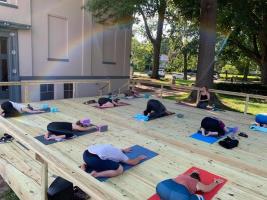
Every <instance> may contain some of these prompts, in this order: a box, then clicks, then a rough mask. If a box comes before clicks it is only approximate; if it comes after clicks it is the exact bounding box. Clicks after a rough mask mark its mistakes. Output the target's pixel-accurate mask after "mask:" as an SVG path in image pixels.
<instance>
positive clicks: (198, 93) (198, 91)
mask: <svg viewBox="0 0 267 200" xmlns="http://www.w3.org/2000/svg"><path fill="white" fill-rule="evenodd" d="M199 95H200V88H197V104H198V100H199Z"/></svg>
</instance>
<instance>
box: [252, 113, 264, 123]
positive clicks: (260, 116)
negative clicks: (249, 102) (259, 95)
mask: <svg viewBox="0 0 267 200" xmlns="http://www.w3.org/2000/svg"><path fill="white" fill-rule="evenodd" d="M255 121H256V122H257V123H259V124H267V113H261V114H257V115H256V117H255Z"/></svg>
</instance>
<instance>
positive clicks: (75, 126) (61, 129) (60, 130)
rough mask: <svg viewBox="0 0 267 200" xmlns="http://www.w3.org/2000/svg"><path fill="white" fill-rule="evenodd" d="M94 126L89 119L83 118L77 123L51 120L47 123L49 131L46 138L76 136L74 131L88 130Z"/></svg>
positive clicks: (58, 138)
mask: <svg viewBox="0 0 267 200" xmlns="http://www.w3.org/2000/svg"><path fill="white" fill-rule="evenodd" d="M92 126H93V125H91V122H90V120H89V119H82V120H79V121H77V122H76V123H70V122H51V123H49V124H48V125H47V133H46V134H45V135H44V137H45V139H46V140H61V139H68V138H71V137H73V136H74V134H73V132H74V131H81V132H82V131H87V130H89V129H90V128H92Z"/></svg>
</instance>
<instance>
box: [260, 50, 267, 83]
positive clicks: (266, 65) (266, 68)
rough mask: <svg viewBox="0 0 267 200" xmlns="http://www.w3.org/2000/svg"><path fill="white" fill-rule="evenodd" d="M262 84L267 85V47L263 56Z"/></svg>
mask: <svg viewBox="0 0 267 200" xmlns="http://www.w3.org/2000/svg"><path fill="white" fill-rule="evenodd" d="M261 83H262V84H264V85H267V46H265V48H264V50H263V54H262V66H261Z"/></svg>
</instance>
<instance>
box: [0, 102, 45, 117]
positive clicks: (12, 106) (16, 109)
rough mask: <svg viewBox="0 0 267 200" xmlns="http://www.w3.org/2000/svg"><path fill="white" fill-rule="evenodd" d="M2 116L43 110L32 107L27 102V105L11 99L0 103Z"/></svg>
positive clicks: (14, 115)
mask: <svg viewBox="0 0 267 200" xmlns="http://www.w3.org/2000/svg"><path fill="white" fill-rule="evenodd" d="M1 108H2V110H3V111H2V113H1V115H2V116H3V117H16V116H19V115H21V114H23V113H43V112H45V111H43V110H40V109H34V108H33V107H31V106H30V105H29V104H28V105H27V106H25V105H23V104H21V103H15V102H13V101H6V102H4V103H2V104H1Z"/></svg>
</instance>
